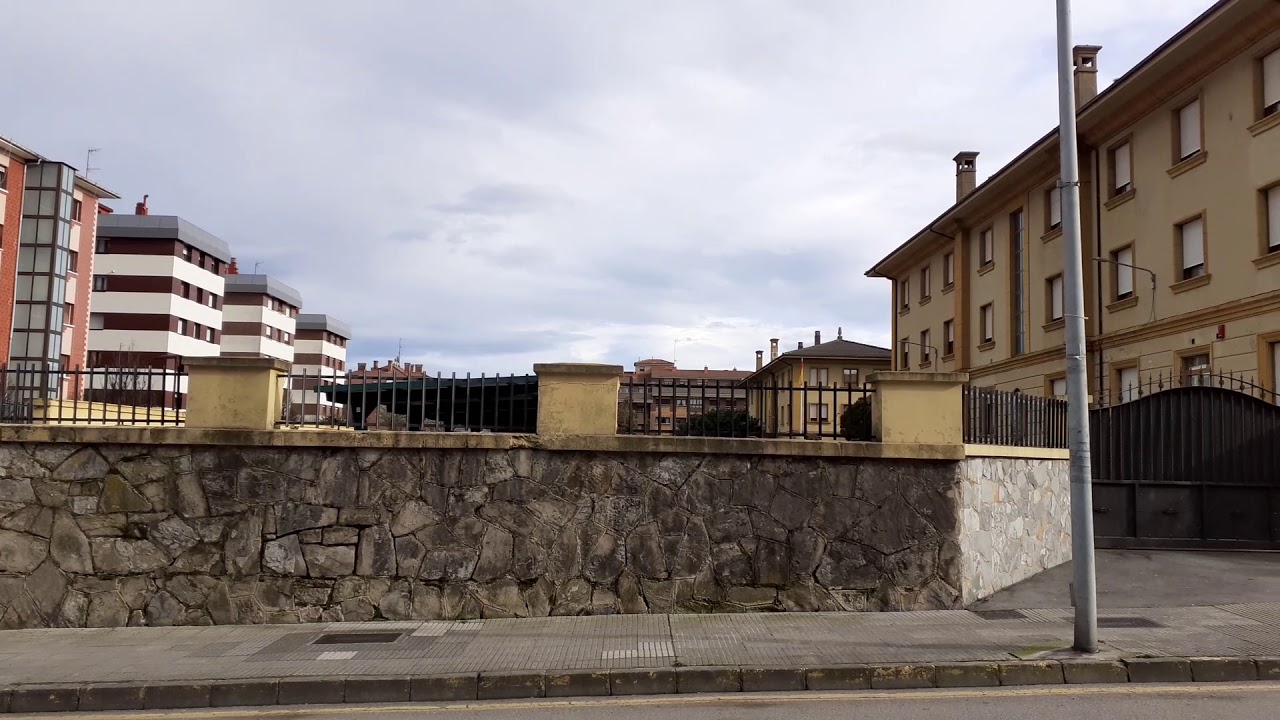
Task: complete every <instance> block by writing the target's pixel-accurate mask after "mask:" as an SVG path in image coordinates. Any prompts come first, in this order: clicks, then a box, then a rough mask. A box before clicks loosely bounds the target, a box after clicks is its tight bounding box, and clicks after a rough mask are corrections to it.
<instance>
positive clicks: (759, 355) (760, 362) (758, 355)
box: [756, 350, 764, 370]
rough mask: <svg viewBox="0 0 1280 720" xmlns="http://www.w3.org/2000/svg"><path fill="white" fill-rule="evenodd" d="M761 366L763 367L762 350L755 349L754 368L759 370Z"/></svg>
mask: <svg viewBox="0 0 1280 720" xmlns="http://www.w3.org/2000/svg"><path fill="white" fill-rule="evenodd" d="M763 367H764V351H763V350H757V351H756V370H759V369H761V368H763Z"/></svg>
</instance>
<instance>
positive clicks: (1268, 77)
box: [1262, 50, 1280, 108]
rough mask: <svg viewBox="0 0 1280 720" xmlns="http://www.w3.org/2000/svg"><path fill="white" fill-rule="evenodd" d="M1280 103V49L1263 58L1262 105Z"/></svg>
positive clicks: (1268, 105)
mask: <svg viewBox="0 0 1280 720" xmlns="http://www.w3.org/2000/svg"><path fill="white" fill-rule="evenodd" d="M1276 103H1280V50H1276V51H1275V52H1273V53H1271V54H1270V55H1268V56H1266V57H1265V58H1263V59H1262V107H1264V108H1268V107H1271V106H1272V105H1275V104H1276Z"/></svg>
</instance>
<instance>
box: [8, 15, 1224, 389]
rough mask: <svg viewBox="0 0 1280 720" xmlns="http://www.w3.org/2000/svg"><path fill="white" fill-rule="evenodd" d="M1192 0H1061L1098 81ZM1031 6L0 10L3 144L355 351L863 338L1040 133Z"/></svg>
mask: <svg viewBox="0 0 1280 720" xmlns="http://www.w3.org/2000/svg"><path fill="white" fill-rule="evenodd" d="M1210 4H1211V2H1210V0H1076V2H1075V3H1074V5H1075V22H1076V33H1075V41H1076V42H1077V43H1090V44H1098V45H1102V46H1103V50H1102V53H1101V56H1100V58H1099V67H1100V71H1101V73H1100V74H1101V79H1100V86H1101V87H1105V86H1106V85H1108V84H1109V83H1110V82H1111V81H1112V80H1113V79H1114V78H1115V77H1117V76H1118V75H1120V74H1122V73H1123V72H1124V71H1126V70H1128V69H1129V68H1130V67H1132V66H1133V65H1134V64H1135V63H1137V62H1138V61H1139V60H1141V59H1142V58H1143V57H1144V56H1146V55H1147V54H1148V53H1150V52H1151V51H1152V50H1154V49H1155V48H1156V47H1157V46H1158V45H1159V44H1160V43H1162V42H1163V41H1164V40H1165V39H1167V38H1168V37H1169V36H1170V35H1171V34H1172V33H1174V32H1175V31H1177V30H1178V29H1179V28H1180V27H1182V26H1183V25H1185V24H1186V23H1187V22H1189V21H1190V20H1191V19H1192V18H1194V17H1195V16H1196V15H1197V14H1199V13H1200V12H1202V11H1203V10H1205V9H1206V8H1207V7H1209V5H1210ZM1053 6H1054V3H1053V0H969V1H967V2H959V1H956V0H913V1H911V2H905V1H897V2H881V1H873V0H794V1H792V2H786V1H784V0H573V1H569V0H525V1H521V0H369V1H366V2H351V1H350V0H343V1H341V2H338V1H333V0H287V1H286V0H272V1H271V2H264V1H261V0H217V1H210V2H195V1H192V2H173V1H171V0H94V1H86V2H80V1H78V0H44V1H43V2H13V3H7V4H6V7H5V8H4V10H3V15H4V17H5V26H6V27H7V28H8V31H7V32H6V33H5V37H4V41H3V42H0V67H4V68H7V71H6V72H5V80H4V88H5V94H4V112H3V113H0V135H5V136H8V137H11V138H13V139H14V140H16V141H17V142H19V143H21V144H24V145H26V146H28V147H30V148H32V149H33V150H36V151H37V152H40V153H43V154H45V155H48V156H51V157H57V158H59V159H63V160H65V161H66V162H69V163H70V164H72V165H75V166H77V167H83V165H84V159H85V150H86V149H87V148H89V147H95V148H101V152H99V153H98V154H97V155H96V156H95V159H94V166H95V167H97V168H99V169H98V170H95V171H94V172H93V174H92V176H91V177H92V179H93V180H95V181H96V182H99V183H101V184H103V185H105V186H106V187H108V188H110V189H112V190H114V191H115V192H117V193H119V194H120V195H122V196H123V198H124V199H123V200H119V201H115V202H114V207H115V209H116V210H117V211H119V212H132V208H133V203H134V202H136V201H137V200H139V199H141V196H142V194H143V193H148V194H150V196H151V201H150V206H151V211H152V212H153V213H156V214H173V215H180V216H182V217H184V218H186V219H187V220H189V221H191V222H193V223H195V224H197V225H199V226H200V227H202V228H204V229H205V230H208V231H210V232H212V233H214V234H215V235H217V236H219V237H221V238H223V239H224V240H226V241H227V242H228V243H230V244H231V246H232V250H233V254H234V255H236V256H237V257H238V258H239V261H240V266H241V267H242V268H245V269H246V270H251V269H252V268H253V266H254V263H256V262H262V263H263V268H264V272H268V273H270V274H272V275H275V276H277V277H279V278H280V279H281V280H283V281H285V282H287V283H289V284H291V285H293V286H294V287H296V288H298V289H299V290H300V291H301V292H302V294H303V297H304V298H305V308H304V311H307V312H324V313H328V314H331V315H334V316H336V317H339V318H341V319H343V320H345V321H347V322H348V323H350V324H351V325H352V326H353V327H354V328H355V333H356V339H355V341H354V342H353V343H352V346H351V359H352V360H372V359H384V360H385V359H387V358H390V357H392V356H394V355H395V353H396V348H397V344H398V342H399V340H400V339H401V338H402V339H403V344H404V357H405V360H406V361H410V362H422V363H425V364H426V365H427V366H428V367H429V368H430V369H433V370H444V371H446V372H447V371H451V370H460V371H465V370H471V371H475V372H480V371H486V372H494V371H501V372H512V371H514V372H527V371H529V370H530V369H531V366H532V364H533V363H535V362H557V361H583V362H613V363H619V364H624V365H628V366H629V365H630V364H631V363H633V362H634V361H635V360H636V359H638V358H640V357H649V356H658V357H665V358H668V359H670V358H671V356H672V353H673V351H676V352H678V356H677V360H678V362H679V364H680V365H681V366H696V367H701V366H702V365H710V366H712V367H724V368H728V367H733V366H735V365H736V366H738V367H740V368H746V367H749V366H751V365H752V363H753V359H754V351H755V350H757V349H765V348H767V344H768V343H767V341H768V338H770V337H781V338H782V339H783V345H784V348H794V347H795V343H796V342H797V341H804V342H805V343H806V344H808V343H809V342H812V339H813V331H814V330H815V329H821V330H823V332H824V336H825V337H826V338H830V337H834V335H835V331H836V328H837V327H843V328H844V334H845V337H846V338H848V339H854V340H860V341H864V342H871V343H876V344H881V345H885V344H887V343H888V341H889V337H888V336H889V287H888V281H885V280H870V279H867V278H864V277H863V273H864V272H865V271H866V269H867V268H868V267H870V265H871V264H873V263H874V262H875V261H876V260H877V259H879V258H880V257H882V256H883V255H884V254H885V253H886V252H888V251H889V250H891V249H892V248H893V247H895V246H897V245H898V244H899V243H901V242H902V241H904V240H905V239H906V238H907V237H909V236H911V235H912V234H914V233H915V232H916V231H917V230H919V229H920V228H921V227H922V226H923V225H924V223H926V222H927V221H929V220H931V219H933V218H934V217H935V216H936V215H938V214H939V213H940V212H941V211H942V210H944V209H945V208H946V206H947V205H949V204H950V203H951V201H952V200H954V192H955V189H954V188H955V184H954V183H955V180H954V168H953V165H952V163H951V158H952V156H954V155H955V153H956V152H957V151H959V150H978V151H980V152H981V153H982V155H981V157H980V158H979V160H978V168H979V177H980V178H985V177H986V176H987V175H989V174H991V173H992V172H994V171H995V170H997V169H998V168H999V167H1000V166H1001V165H1003V164H1004V163H1005V162H1007V161H1008V160H1010V159H1011V158H1012V157H1013V156H1014V155H1016V154H1017V153H1018V152H1020V151H1021V150H1022V149H1023V148H1024V147H1025V146H1026V145H1028V144H1030V143H1031V142H1032V141H1034V140H1035V139H1037V138H1038V137H1040V136H1041V135H1043V134H1044V133H1045V132H1047V131H1048V130H1049V129H1051V128H1052V127H1053V126H1054V125H1056V117H1057V115H1056V113H1057V110H1056V101H1057V95H1056V86H1055V75H1054V72H1055V71H1054V58H1053V47H1054V36H1053V31H1054V10H1053Z"/></svg>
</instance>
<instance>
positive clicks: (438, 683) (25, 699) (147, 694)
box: [0, 657, 1280, 714]
mask: <svg viewBox="0 0 1280 720" xmlns="http://www.w3.org/2000/svg"><path fill="white" fill-rule="evenodd" d="M1239 681H1280V658H1247V657H1244V658H1241V657H1234V658H1220V657H1214V658H1201V657H1197V658H1177V657H1168V658H1131V659H1127V660H1124V661H1116V660H1091V659H1087V658H1086V659H1072V660H1062V661H1059V660H1028V661H985V662H939V663H884V664H863V665H827V666H821V665H820V666H814V667H807V668H804V667H750V666H743V667H737V666H726V667H687V668H686V667H681V668H671V667H659V668H625V669H621V668H619V669H614V670H604V669H598V670H546V671H544V670H528V671H501V672H498V671H494V672H481V673H474V672H472V673H447V674H432V675H417V676H408V675H387V676H350V677H342V676H333V677H322V678H315V677H312V678H256V679H236V680H213V681H209V680H199V681H188V682H152V683H83V684H28V685H15V686H12V687H0V713H9V714H15V713H20V714H29V713H44V712H70V711H77V710H80V711H91V710H138V709H143V708H145V709H148V710H176V709H182V708H198V707H261V706H266V705H318V704H324V705H333V704H344V703H349V704H368V703H401V702H450V701H476V700H497V699H511V698H541V697H585V696H601V695H667V694H674V693H716V694H725V693H734V692H752V691H795V690H812V691H837V690H866V689H877V690H891V689H913V688H935V687H937V688H966V687H972V688H977V687H994V686H999V685H1005V686H1020V687H1026V686H1029V685H1061V684H1063V682H1066V683H1068V684H1073V685H1074V684H1089V685H1093V684H1115V683H1150V682H1197V683H1214V682H1239Z"/></svg>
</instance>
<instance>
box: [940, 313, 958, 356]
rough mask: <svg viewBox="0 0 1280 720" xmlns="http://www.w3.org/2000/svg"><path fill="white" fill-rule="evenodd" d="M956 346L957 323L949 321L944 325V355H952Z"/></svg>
mask: <svg viewBox="0 0 1280 720" xmlns="http://www.w3.org/2000/svg"><path fill="white" fill-rule="evenodd" d="M955 345H956V321H955V320H948V321H946V322H944V323H942V351H943V354H944V355H951V354H952V353H954V352H955V349H956V348H955Z"/></svg>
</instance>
